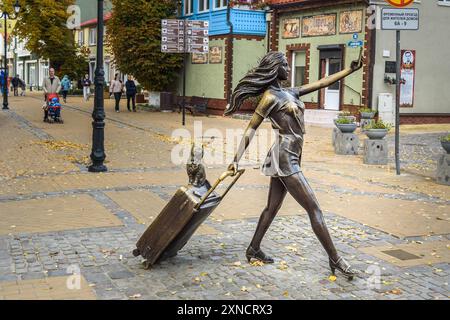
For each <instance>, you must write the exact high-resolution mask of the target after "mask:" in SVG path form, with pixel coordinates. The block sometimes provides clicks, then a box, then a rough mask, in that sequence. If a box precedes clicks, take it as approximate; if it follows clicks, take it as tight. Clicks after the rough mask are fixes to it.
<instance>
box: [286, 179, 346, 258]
mask: <svg viewBox="0 0 450 320" xmlns="http://www.w3.org/2000/svg"><path fill="white" fill-rule="evenodd" d="M281 179H282V180H281V181H282V182H283V184H284V186H285V187H286V189H287V191H288V192H289V193H290V194H291V195H292V197H293V198H294V199H295V200H296V201H297V202H298V203H299V204H300V205H301V206H302V207H303V208H304V209H305V210H306V212H307V213H308V215H309V219H310V221H311V225H312V228H313V230H314V233H315V234H316V236H317V238H318V239H319V241H320V243H322V246H323V247H324V248H325V251H326V252H327V254H328V256H329V257H330V258H331V259H333V260H334V261H336V260H338V258H339V257H338V254H337V251H336V248H335V247H334V244H333V240H332V239H331V236H330V233H329V232H328V228H327V226H326V224H325V221H324V219H323V214H322V210H321V209H320V206H319V202H318V201H317V198H316V196H315V195H314V192H313V190H312V188H311V187H310V185H309V184H308V181H306V178H305V176H304V175H303V173H302V172H299V173H296V174H294V175H292V176H289V177H283V178H281Z"/></svg>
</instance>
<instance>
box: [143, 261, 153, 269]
mask: <svg viewBox="0 0 450 320" xmlns="http://www.w3.org/2000/svg"><path fill="white" fill-rule="evenodd" d="M151 267H152V265H151V264H150V262H148V261H145V262H144V269H145V270H148V269H150V268H151Z"/></svg>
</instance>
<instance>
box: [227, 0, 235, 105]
mask: <svg viewBox="0 0 450 320" xmlns="http://www.w3.org/2000/svg"><path fill="white" fill-rule="evenodd" d="M227 25H228V26H229V27H230V33H229V35H228V41H227V54H226V60H227V69H226V70H227V73H226V85H225V89H226V96H225V97H226V100H227V101H228V103H231V95H232V92H233V50H234V45H233V23H232V22H231V5H230V1H228V4H227Z"/></svg>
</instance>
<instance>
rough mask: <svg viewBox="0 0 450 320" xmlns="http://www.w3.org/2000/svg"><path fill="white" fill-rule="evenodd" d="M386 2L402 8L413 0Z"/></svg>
mask: <svg viewBox="0 0 450 320" xmlns="http://www.w3.org/2000/svg"><path fill="white" fill-rule="evenodd" d="M386 2H388V3H389V4H391V5H393V6H394V7H398V8H402V7H406V6H409V5H410V4H411V3H413V2H414V0H386Z"/></svg>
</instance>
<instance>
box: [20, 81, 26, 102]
mask: <svg viewBox="0 0 450 320" xmlns="http://www.w3.org/2000/svg"><path fill="white" fill-rule="evenodd" d="M19 86H20V89H21V90H22V91H21V92H20V96H21V97H23V96H25V90H26V88H27V86H26V84H25V81H23V80H22V79H20V78H19Z"/></svg>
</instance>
